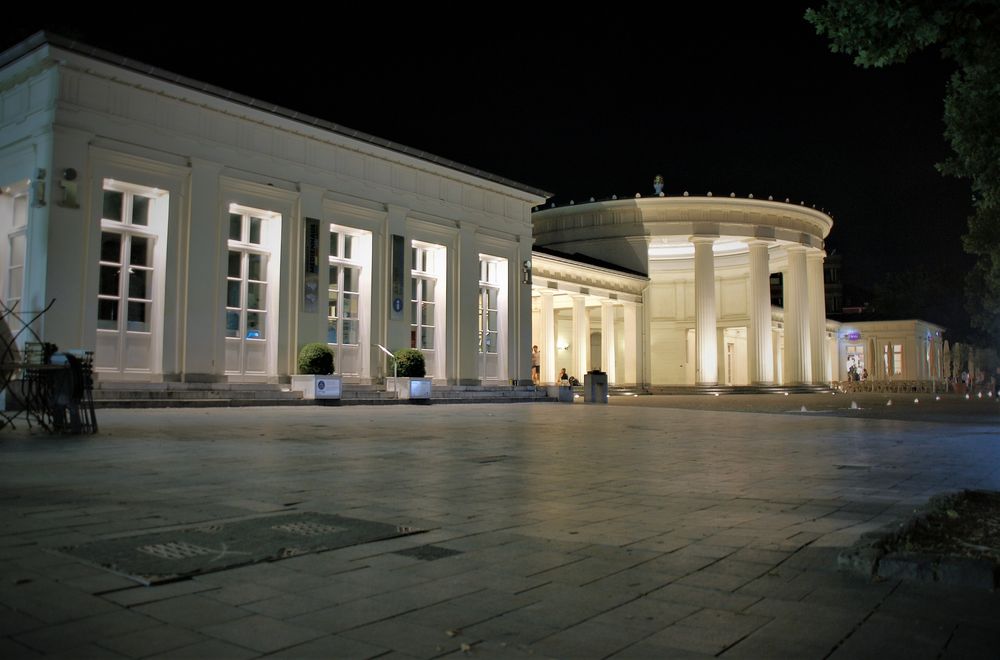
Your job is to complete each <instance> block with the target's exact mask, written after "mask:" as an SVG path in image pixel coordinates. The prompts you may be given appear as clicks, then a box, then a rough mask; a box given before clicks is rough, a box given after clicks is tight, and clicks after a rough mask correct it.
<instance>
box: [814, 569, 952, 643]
mask: <svg viewBox="0 0 1000 660" xmlns="http://www.w3.org/2000/svg"><path fill="white" fill-rule="evenodd" d="M902 583H903V581H902V580H896V584H894V585H893V587H892V589H890V590H889V593H887V594H886V595H884V596H882V598H880V599H879V601H878V602H877V603H875V606H874V607H872V609H871V610H870V611H869V612H868V614H866V615H865V616H864V617H862V619H861V621H858V623H857V624H855V626H854V627H853V628H851V629H850V630H849V631H848V632H847V634H846V635H844V636H843V637H842V638H841V639H840V641H838V642H837V643H836V644H834V645H833V648H832V649H830V652H829V653H827V654H826V655H824V656H823V660H827V659H828V658H829V657H830V656H831V655H833V654H834V653H836V652H837V649H839V648H840V647H842V646H843V645H844V643H845V642H847V640H849V639H850V638H851V636H853V635H854V633H856V632H858V630H860V629H861V626H863V625H865V623H866V622H867V621H868V619H870V618H872V617H873V616H875V613H876V612H878V611H879V608H881V607H882V604H883V603H885V601H887V600H889V597H890V596H892V595H893V594H894V593H896V589H899V587H900V585H901V584H902ZM938 657H940V654H939V655H938Z"/></svg>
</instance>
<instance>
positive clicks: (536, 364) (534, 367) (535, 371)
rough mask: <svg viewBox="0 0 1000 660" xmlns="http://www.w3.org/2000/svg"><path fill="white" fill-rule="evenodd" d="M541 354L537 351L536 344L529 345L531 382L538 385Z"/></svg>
mask: <svg viewBox="0 0 1000 660" xmlns="http://www.w3.org/2000/svg"><path fill="white" fill-rule="evenodd" d="M541 368H542V354H541V353H539V352H538V346H532V347H531V382H532V383H534V384H535V385H538V382H539V381H540V380H541Z"/></svg>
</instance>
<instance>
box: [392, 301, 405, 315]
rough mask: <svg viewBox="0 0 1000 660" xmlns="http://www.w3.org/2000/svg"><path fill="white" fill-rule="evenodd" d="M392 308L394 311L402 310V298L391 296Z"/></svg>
mask: <svg viewBox="0 0 1000 660" xmlns="http://www.w3.org/2000/svg"><path fill="white" fill-rule="evenodd" d="M392 309H393V310H395V311H397V312H401V311H403V299H402V298H393V299H392Z"/></svg>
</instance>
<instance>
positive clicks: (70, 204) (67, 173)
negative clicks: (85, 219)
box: [59, 167, 80, 209]
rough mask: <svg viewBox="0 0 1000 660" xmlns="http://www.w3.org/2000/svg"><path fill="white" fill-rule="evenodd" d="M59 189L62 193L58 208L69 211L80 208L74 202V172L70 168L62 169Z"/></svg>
mask: <svg viewBox="0 0 1000 660" xmlns="http://www.w3.org/2000/svg"><path fill="white" fill-rule="evenodd" d="M59 187H60V188H62V191H63V196H62V199H61V200H60V201H59V206H62V207H65V208H69V209H78V208H80V205H79V204H78V203H77V201H76V170H74V169H73V168H72V167H67V168H66V169H64V170H63V171H62V178H61V179H60V180H59Z"/></svg>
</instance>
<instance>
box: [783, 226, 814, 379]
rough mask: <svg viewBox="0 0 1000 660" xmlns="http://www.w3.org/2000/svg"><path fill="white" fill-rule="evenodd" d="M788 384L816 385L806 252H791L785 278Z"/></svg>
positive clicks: (798, 249)
mask: <svg viewBox="0 0 1000 660" xmlns="http://www.w3.org/2000/svg"><path fill="white" fill-rule="evenodd" d="M784 288H785V290H784V298H785V383H786V384H789V385H793V384H796V383H810V382H812V351H811V350H810V347H811V341H810V339H811V337H810V334H809V315H808V310H809V289H808V287H807V286H806V249H805V248H804V247H802V246H799V245H795V246H791V247H789V248H788V269H787V270H786V271H785V278H784Z"/></svg>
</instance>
